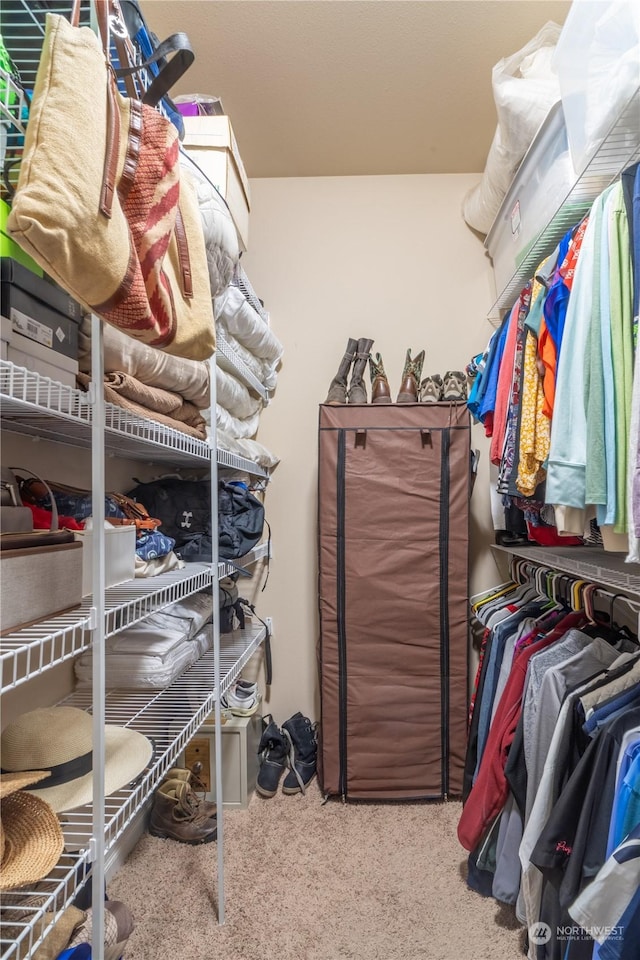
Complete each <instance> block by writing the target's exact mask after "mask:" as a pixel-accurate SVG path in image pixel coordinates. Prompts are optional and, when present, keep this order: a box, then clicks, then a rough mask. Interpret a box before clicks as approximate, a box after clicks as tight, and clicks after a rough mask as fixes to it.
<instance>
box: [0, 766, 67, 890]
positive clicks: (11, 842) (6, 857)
mask: <svg viewBox="0 0 640 960" xmlns="http://www.w3.org/2000/svg"><path fill="white" fill-rule="evenodd" d="M46 776H47V773H46V771H42V770H30V771H22V772H20V773H10V774H3V775H1V776H0V861H1V864H0V890H14V889H15V888H16V887H22V886H24V884H26V883H36V882H37V881H38V880H42V878H43V877H46V875H47V874H48V873H49V872H50V871H51V870H52V869H53V868H54V867H55V865H56V863H57V862H58V860H59V859H60V855H61V853H62V851H63V849H64V839H63V837H62V829H61V827H60V824H59V822H58V818H57V817H56V815H55V813H54V812H53V810H52V809H51V807H50V806H49V804H48V803H45V801H44V800H41V799H40V798H39V797H34V796H32V795H31V794H30V793H25V791H24V790H23V789H22V788H23V787H28V786H30V785H32V784H34V783H38V781H40V780H43V779H44V778H45V777H46Z"/></svg>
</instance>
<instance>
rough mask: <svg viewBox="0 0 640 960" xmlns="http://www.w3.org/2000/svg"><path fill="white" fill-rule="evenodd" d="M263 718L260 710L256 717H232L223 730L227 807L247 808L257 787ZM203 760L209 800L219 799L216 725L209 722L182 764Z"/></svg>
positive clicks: (189, 749) (189, 747)
mask: <svg viewBox="0 0 640 960" xmlns="http://www.w3.org/2000/svg"><path fill="white" fill-rule="evenodd" d="M261 725H262V721H261V719H260V716H259V715H258V714H257V713H254V715H253V716H252V717H231V718H230V719H229V720H227V722H226V723H225V724H223V726H222V727H221V730H222V784H223V787H222V802H223V805H224V806H225V808H230V809H235V810H245V809H246V808H247V807H248V805H249V800H250V799H251V795H252V793H253V791H254V790H255V786H256V778H257V776H258V744H259V743H260V737H261V735H262V728H261ZM196 761H200V763H202V773H201V774H200V779H201V780H203V781H204V782H205V784H206V786H207V787H208V791H207V794H206V796H207V799H208V800H212V801H215V799H216V794H215V791H216V746H215V726H214V724H213V723H212V722H210V721H207V722H205V724H204V725H203V726H202V727H200V729H199V730H198V732H197V733H196V735H195V737H194V738H193V740H191V741H190V742H189V743H188V744H187V746H186V748H185V751H184V753H183V754H182V757H181V758H180V760H179V761H178V765H179V766H186V767H191V766H193V764H194V763H195V762H196Z"/></svg>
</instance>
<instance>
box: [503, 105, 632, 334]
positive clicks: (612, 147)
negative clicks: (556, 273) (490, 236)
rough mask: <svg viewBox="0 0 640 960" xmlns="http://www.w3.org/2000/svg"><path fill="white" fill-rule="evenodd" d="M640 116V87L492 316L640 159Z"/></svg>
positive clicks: (554, 216)
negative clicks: (600, 197) (607, 189)
mask: <svg viewBox="0 0 640 960" xmlns="http://www.w3.org/2000/svg"><path fill="white" fill-rule="evenodd" d="M639 117H640V88H639V89H638V90H637V91H636V92H635V94H634V95H633V96H632V97H631V99H630V100H629V102H628V104H627V105H626V107H625V108H624V109H623V110H622V111H621V113H620V115H619V116H618V118H617V120H615V122H614V123H613V124H612V126H611V128H610V130H609V133H608V134H607V136H606V137H605V139H604V142H603V144H602V146H601V147H600V148H599V149H598V151H597V152H596V154H595V156H594V157H593V158H592V160H591V161H590V162H589V163H588V164H587V166H586V168H585V170H584V172H583V173H582V174H581V175H580V176H579V177H578V178H577V180H576V181H575V183H574V184H573V185H572V186H571V188H570V189H569V191H568V192H567V195H566V196H565V198H564V200H563V201H562V203H561V204H560V205H559V206H558V208H557V210H556V211H555V212H554V214H553V216H552V217H551V219H550V220H549V222H548V223H547V225H546V227H544V229H543V230H541V232H540V233H539V235H538V236H537V238H536V239H535V240H534V241H533V243H532V245H531V247H530V248H529V250H528V251H527V253H526V255H525V256H524V258H523V259H522V261H521V263H520V264H519V266H518V269H517V270H516V272H515V273H514V275H513V276H512V278H511V280H510V281H509V283H508V284H507V285H506V287H505V288H504V290H502V292H501V293H500V294H499V296H498V298H497V300H496V302H495V303H494V305H493V307H492V308H491V310H490V311H489V316H496V315H497V314H498V313H499V311H500V310H503V309H508V308H510V307H511V306H512V305H513V303H514V301H515V299H516V297H518V296H519V294H520V291H521V290H522V288H523V286H524V285H525V284H526V283H527V281H528V280H530V279H531V277H532V276H533V274H534V271H535V269H536V267H537V266H538V264H539V263H540V262H541V261H542V260H543V259H544V257H546V256H548V255H549V254H550V253H552V252H553V250H554V248H555V246H556V244H557V243H558V242H559V241H560V240H561V239H562V237H563V236H564V235H565V233H566V232H567V230H569V229H570V228H571V227H572V226H575V225H576V224H577V223H578V222H579V221H580V220H581V219H582V217H583V216H584V215H585V213H587V211H588V210H589V209H590V207H591V205H592V203H593V201H594V200H595V199H596V197H597V196H598V195H599V194H600V193H602V191H603V190H604V189H605V188H606V187H607V186H608V185H609V184H610V183H613V181H614V180H615V179H616V178H617V177H619V176H620V174H621V173H622V171H623V170H624V169H625V168H626V167H628V166H630V165H631V164H632V163H635V162H636V161H637V160H638V159H640V122H639ZM517 176H518V174H516V177H517ZM498 216H500V214H498Z"/></svg>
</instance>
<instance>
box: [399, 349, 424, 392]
mask: <svg viewBox="0 0 640 960" xmlns="http://www.w3.org/2000/svg"><path fill="white" fill-rule="evenodd" d="M423 363H424V350H421V351H420V353H419V354H418V356H417V357H415V358H414V359H413V360H412V359H411V350H407V358H406V360H405V362H404V370H403V371H402V383H401V384H400V391H399V392H398V401H397V402H398V403H417V402H418V387H419V385H420V377H421V376H422V365H423Z"/></svg>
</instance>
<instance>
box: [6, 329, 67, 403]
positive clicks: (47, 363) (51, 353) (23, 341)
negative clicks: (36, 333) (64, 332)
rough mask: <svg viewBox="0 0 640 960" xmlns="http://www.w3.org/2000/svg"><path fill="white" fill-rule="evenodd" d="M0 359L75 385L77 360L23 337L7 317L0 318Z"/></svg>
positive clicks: (59, 381)
mask: <svg viewBox="0 0 640 960" xmlns="http://www.w3.org/2000/svg"><path fill="white" fill-rule="evenodd" d="M0 359H1V360H10V361H11V363H15V364H16V366H18V367H26V368H27V370H33V371H35V372H36V373H39V374H41V375H42V376H43V377H50V379H51V380H57V381H58V383H64V384H66V386H68V387H75V385H76V374H77V372H78V361H77V360H72V359H71V357H65V356H64V354H62V353H57V352H56V351H55V350H52V349H50V348H49V347H44V346H43V345H42V344H41V343H38V342H37V341H35V340H31V339H30V338H29V337H23V336H22V335H21V334H20V333H17V332H16V330H14V328H13V325H12V323H11V321H10V320H9V319H8V318H7V317H1V318H0Z"/></svg>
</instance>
